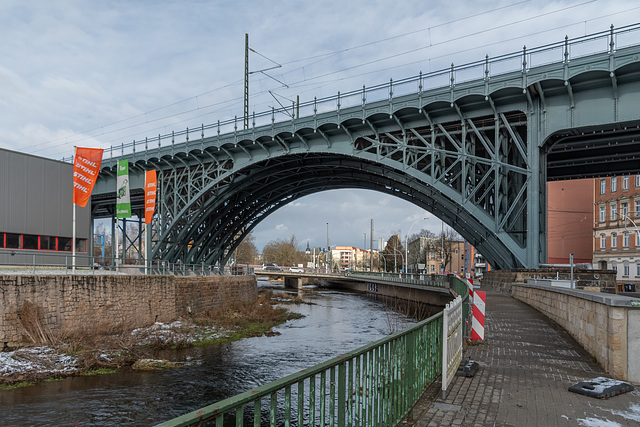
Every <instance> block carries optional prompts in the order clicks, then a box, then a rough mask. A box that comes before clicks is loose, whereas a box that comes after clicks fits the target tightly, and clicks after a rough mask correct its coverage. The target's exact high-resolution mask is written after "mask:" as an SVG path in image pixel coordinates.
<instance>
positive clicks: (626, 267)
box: [622, 261, 629, 276]
mask: <svg viewBox="0 0 640 427" xmlns="http://www.w3.org/2000/svg"><path fill="white" fill-rule="evenodd" d="M622 269H623V270H622V275H623V276H629V261H625V262H624V265H623V267H622Z"/></svg>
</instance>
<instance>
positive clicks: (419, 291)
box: [326, 280, 453, 307]
mask: <svg viewBox="0 0 640 427" xmlns="http://www.w3.org/2000/svg"><path fill="white" fill-rule="evenodd" d="M326 285H327V286H328V287H336V288H341V289H348V290H351V291H357V292H366V293H370V294H376V295H382V296H385V297H391V298H400V299H403V300H407V301H414V302H420V303H424V304H428V305H432V306H439V307H444V306H445V305H447V304H448V303H450V302H451V300H452V299H453V295H452V294H451V292H450V291H449V288H436V287H427V286H419V285H410V284H403V283H388V282H386V283H385V282H384V281H382V280H371V281H370V282H368V283H367V282H357V281H347V280H341V281H339V282H337V281H336V282H332V281H327V284H326Z"/></svg>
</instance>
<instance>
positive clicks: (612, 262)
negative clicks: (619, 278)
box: [611, 261, 618, 273]
mask: <svg viewBox="0 0 640 427" xmlns="http://www.w3.org/2000/svg"><path fill="white" fill-rule="evenodd" d="M611 269H612V270H614V271H615V272H616V273H617V272H618V263H617V262H616V261H611Z"/></svg>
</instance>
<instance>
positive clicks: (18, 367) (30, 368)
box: [0, 347, 78, 376]
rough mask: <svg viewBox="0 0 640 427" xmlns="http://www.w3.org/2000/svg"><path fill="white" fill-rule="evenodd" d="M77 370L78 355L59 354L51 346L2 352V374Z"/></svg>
mask: <svg viewBox="0 0 640 427" xmlns="http://www.w3.org/2000/svg"><path fill="white" fill-rule="evenodd" d="M77 370H78V359H77V358H76V357H72V356H68V355H66V354H58V353H56V352H55V350H54V349H53V348H51V347H30V348H22V349H19V350H15V351H9V352H3V353H0V376H9V375H19V374H27V373H51V374H55V373H69V372H75V371H77Z"/></svg>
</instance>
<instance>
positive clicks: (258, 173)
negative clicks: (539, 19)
mask: <svg viewBox="0 0 640 427" xmlns="http://www.w3.org/2000/svg"><path fill="white" fill-rule="evenodd" d="M639 33H640V25H636V26H631V27H625V28H621V29H618V30H615V31H614V29H613V27H612V28H611V30H610V31H607V32H603V33H599V34H595V35H592V36H588V37H582V38H579V39H574V40H568V39H565V40H564V42H561V43H558V44H552V45H547V46H543V47H539V48H536V49H531V50H526V49H524V50H523V52H519V53H517V54H512V55H505V56H503V57H500V58H497V59H495V60H491V61H490V60H489V58H488V57H487V58H485V60H484V61H480V62H476V63H471V64H468V65H465V66H461V67H454V66H453V65H452V67H451V69H449V70H444V71H442V72H436V73H431V74H428V75H422V74H421V75H419V76H417V77H415V78H411V79H406V80H403V81H399V82H393V81H390V82H389V83H388V84H385V85H381V86H377V87H374V88H370V89H366V88H364V87H363V89H362V90H361V91H356V92H350V93H348V94H342V95H341V94H340V93H338V95H337V96H336V97H332V98H327V99H322V100H314V101H313V102H310V103H306V104H303V105H301V106H300V107H299V108H300V109H301V110H302V111H303V112H306V114H303V116H302V117H299V116H296V115H295V114H294V112H293V111H291V112H288V111H285V110H279V111H276V110H272V111H271V112H268V113H265V114H260V115H257V116H256V115H255V114H254V115H253V119H252V121H253V123H252V126H251V128H250V129H243V130H239V129H238V126H237V123H238V120H237V119H234V120H232V121H227V122H223V123H221V122H218V123H217V124H213V125H209V126H202V127H201V128H198V129H196V130H193V129H192V130H189V129H187V130H186V131H182V132H178V133H172V134H170V135H164V136H163V135H159V136H157V137H155V138H152V139H149V138H147V139H145V141H138V142H134V143H132V144H129V145H126V146H125V145H123V146H121V147H117V149H116V150H119V151H120V153H119V156H114V153H113V150H114V149H113V148H112V149H111V157H110V158H109V159H108V160H104V161H103V168H102V171H101V173H100V176H99V178H98V183H97V184H96V188H95V189H94V192H93V196H92V211H93V217H94V218H99V217H113V216H114V211H115V187H116V185H115V167H116V163H117V160H118V158H128V159H129V160H130V174H131V177H130V180H131V183H132V186H131V187H132V188H134V190H132V204H133V209H134V212H136V211H137V213H138V216H139V217H143V216H144V215H143V209H144V200H143V189H142V187H143V184H144V171H145V170H149V169H156V170H157V171H158V202H157V208H156V215H155V217H154V224H153V231H154V237H153V257H154V258H157V259H163V260H168V261H171V262H177V261H181V262H184V263H207V264H215V263H226V261H227V260H228V259H229V257H230V255H231V253H232V251H233V250H234V249H235V248H236V246H237V245H238V244H239V243H240V241H241V240H242V239H243V238H244V237H245V236H246V235H247V233H249V232H250V231H251V230H252V229H253V228H254V227H255V226H256V225H257V224H259V223H260V221H261V220H262V219H264V218H265V217H266V216H268V215H269V214H270V213H272V212H274V211H275V210H277V209H278V208H280V207H282V206H284V205H286V204H287V203H290V202H291V201H293V200H296V199H298V198H300V197H303V196H306V195H309V194H313V193H316V192H320V191H325V190H330V189H340V188H362V189H370V190H376V191H380V192H383V193H387V194H392V195H395V196H398V197H400V198H402V199H405V200H407V201H409V202H412V203H414V204H416V205H418V206H420V207H422V208H424V209H426V210H428V211H430V212H432V213H433V214H434V215H436V216H438V217H439V218H441V219H442V220H443V221H444V222H446V223H447V224H448V225H449V226H451V227H452V228H453V229H455V230H456V231H457V232H458V233H459V234H460V235H461V236H463V237H464V238H465V239H466V240H468V241H469V242H470V243H471V244H473V245H474V246H476V247H477V248H478V250H479V251H480V252H481V253H482V254H483V256H484V257H485V258H487V260H488V261H489V262H490V263H492V264H493V265H494V266H496V267H498V268H515V267H534V268H535V267H537V266H538V264H539V263H540V262H544V261H545V260H546V182H547V180H553V179H572V178H581V177H590V176H607V175H613V174H622V173H640V143H638V142H637V140H638V137H640V128H639V126H640V46H639V45H637V44H634V43H636V42H635V41H634V37H635V40H637V39H638V34H639ZM626 41H630V43H625V42H626ZM591 45H593V46H598V47H597V48H595V50H596V52H595V53H590V54H583V50H584V47H585V46H591ZM602 46H604V48H602V49H600V47H602ZM592 50H593V49H592ZM286 114H289V117H288V118H286V119H283V117H286V116H285V115H286ZM205 131H206V133H207V134H208V135H207V136H205ZM211 133H213V135H211ZM107 154H109V153H108V152H107ZM136 188H138V190H135V189H136Z"/></svg>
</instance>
